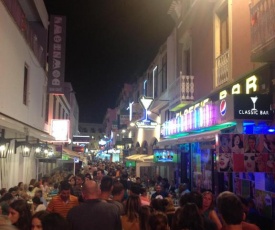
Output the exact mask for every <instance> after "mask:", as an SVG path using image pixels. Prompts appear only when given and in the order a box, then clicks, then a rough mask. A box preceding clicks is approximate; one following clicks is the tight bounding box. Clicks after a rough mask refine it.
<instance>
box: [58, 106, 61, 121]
mask: <svg viewBox="0 0 275 230" xmlns="http://www.w3.org/2000/svg"><path fill="white" fill-rule="evenodd" d="M58 118H59V119H60V118H61V104H60V103H59V106H58Z"/></svg>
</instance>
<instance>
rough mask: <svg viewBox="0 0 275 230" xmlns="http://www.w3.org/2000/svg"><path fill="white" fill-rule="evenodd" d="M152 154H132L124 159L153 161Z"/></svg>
mask: <svg viewBox="0 0 275 230" xmlns="http://www.w3.org/2000/svg"><path fill="white" fill-rule="evenodd" d="M153 157H154V156H153V155H147V154H134V155H131V156H129V157H126V160H134V161H142V162H145V161H153Z"/></svg>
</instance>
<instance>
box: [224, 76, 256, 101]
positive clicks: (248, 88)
mask: <svg viewBox="0 0 275 230" xmlns="http://www.w3.org/2000/svg"><path fill="white" fill-rule="evenodd" d="M257 80H258V79H257V77H256V76H255V75H253V76H251V77H249V78H247V79H246V80H245V94H250V93H254V92H256V91H257V87H258V86H257ZM241 93H242V88H241V85H240V84H239V83H238V84H235V85H233V86H232V88H231V94H241ZM227 94H228V92H227V90H222V91H221V92H220V93H219V96H220V100H221V99H224V98H226V96H227Z"/></svg>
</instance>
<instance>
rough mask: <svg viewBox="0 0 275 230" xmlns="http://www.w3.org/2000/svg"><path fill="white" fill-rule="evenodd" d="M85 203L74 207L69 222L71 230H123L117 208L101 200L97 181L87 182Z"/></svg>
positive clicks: (83, 189) (84, 186) (84, 195)
mask: <svg viewBox="0 0 275 230" xmlns="http://www.w3.org/2000/svg"><path fill="white" fill-rule="evenodd" d="M82 194H83V199H84V202H83V203H82V204H80V205H79V206H76V207H73V208H72V209H71V210H70V211H69V213H68V215H67V220H68V222H69V224H70V227H71V230H87V229H97V230H121V229H122V227H121V220H120V215H119V212H118V211H117V208H116V207H115V206H114V205H113V204H110V203H108V202H105V201H101V200H100V199H99V194H100V190H99V188H98V185H97V183H96V182H95V181H86V182H85V183H84V185H83V188H82Z"/></svg>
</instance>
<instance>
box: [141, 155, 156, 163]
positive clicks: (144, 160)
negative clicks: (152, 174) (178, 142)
mask: <svg viewBox="0 0 275 230" xmlns="http://www.w3.org/2000/svg"><path fill="white" fill-rule="evenodd" d="M153 158H154V155H149V156H146V157H142V158H140V159H139V161H142V162H153Z"/></svg>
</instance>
